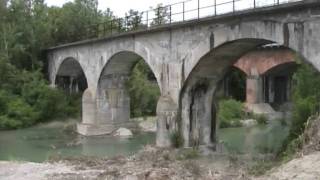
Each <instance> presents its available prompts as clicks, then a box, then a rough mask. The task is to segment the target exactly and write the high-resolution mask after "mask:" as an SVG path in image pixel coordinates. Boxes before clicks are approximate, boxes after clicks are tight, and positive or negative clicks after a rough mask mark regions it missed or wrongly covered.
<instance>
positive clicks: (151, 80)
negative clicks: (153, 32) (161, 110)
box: [127, 60, 160, 117]
mask: <svg viewBox="0 0 320 180" xmlns="http://www.w3.org/2000/svg"><path fill="white" fill-rule="evenodd" d="M127 87H128V89H129V93H130V98H131V100H130V108H131V109H130V110H131V117H141V116H154V115H155V114H156V108H157V103H158V99H159V96H160V90H159V87H158V85H157V82H156V79H155V77H154V75H153V73H152V71H151V70H150V68H149V66H148V65H147V64H146V63H144V61H143V60H140V61H139V62H138V63H137V64H136V66H135V67H134V68H133V70H132V73H131V76H130V80H129V81H128V83H127Z"/></svg>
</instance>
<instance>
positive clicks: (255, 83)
mask: <svg viewBox="0 0 320 180" xmlns="http://www.w3.org/2000/svg"><path fill="white" fill-rule="evenodd" d="M246 103H247V104H259V103H263V80H262V77H261V76H259V75H248V76H247V87H246Z"/></svg>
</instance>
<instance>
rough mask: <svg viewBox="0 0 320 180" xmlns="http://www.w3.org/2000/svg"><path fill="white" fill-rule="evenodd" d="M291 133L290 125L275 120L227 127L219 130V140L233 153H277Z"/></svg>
mask: <svg viewBox="0 0 320 180" xmlns="http://www.w3.org/2000/svg"><path fill="white" fill-rule="evenodd" d="M288 134H289V127H288V126H286V125H281V123H280V122H278V121H274V122H272V123H270V124H267V125H257V126H253V127H239V128H225V129H220V130H219V132H218V136H219V140H220V142H221V143H223V144H224V146H225V148H226V149H227V150H228V151H229V152H231V153H250V154H266V153H276V152H277V151H278V150H279V149H280V148H281V146H282V144H283V142H284V140H285V139H286V137H287V136H288Z"/></svg>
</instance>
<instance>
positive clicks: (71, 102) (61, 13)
mask: <svg viewBox="0 0 320 180" xmlns="http://www.w3.org/2000/svg"><path fill="white" fill-rule="evenodd" d="M97 7H98V0H74V1H73V2H68V3H66V4H64V5H63V7H48V6H47V5H46V4H45V3H44V0H0V74H1V77H0V101H1V103H0V129H12V128H20V127H27V126H30V125H33V124H35V123H38V122H43V121H47V120H50V119H54V118H61V117H67V116H75V115H79V114H80V112H79V111H80V107H79V105H80V104H81V103H80V102H79V101H80V98H81V97H80V95H71V96H70V95H66V94H65V93H64V92H62V91H60V90H56V89H52V88H49V86H48V82H47V81H46V80H45V78H44V75H43V72H46V61H45V60H46V57H45V56H44V55H45V53H44V49H46V48H47V47H50V46H54V45H57V44H59V43H64V42H71V41H76V40H79V39H80V38H81V36H83V35H86V36H87V37H88V38H89V37H90V33H91V32H90V31H88V30H89V29H90V28H89V27H92V25H93V24H96V23H101V22H105V21H107V20H110V19H112V18H114V16H113V15H112V12H111V11H110V10H109V9H107V10H106V11H104V12H102V11H100V10H98V8H97ZM158 14H159V16H160V15H162V14H166V11H165V10H162V11H160V12H158ZM127 15H128V16H130V17H128V19H127V20H126V22H127V23H128V24H127V25H128V27H125V28H130V29H133V30H134V29H136V28H137V27H138V26H140V25H141V13H139V12H137V11H132V10H131V11H129V12H128V14H127ZM156 20H157V21H164V20H165V16H161V17H160V18H156V19H155V21H156ZM153 24H157V22H153ZM107 26H108V25H107ZM121 28H123V27H119V29H121ZM91 29H92V28H91ZM94 33H96V32H94ZM88 35H89V36H88ZM102 35H103V34H102ZM102 35H101V36H102ZM150 74H152V73H151V72H150V70H148V67H147V66H145V65H143V64H141V63H139V64H138V65H137V66H136V67H135V68H134V70H133V75H132V77H131V80H132V82H131V83H130V94H131V96H132V100H131V106H132V109H133V111H132V115H133V116H142V115H153V114H155V109H156V103H157V96H158V95H159V89H158V87H157V85H156V83H154V82H151V81H149V79H148V78H149V76H150Z"/></svg>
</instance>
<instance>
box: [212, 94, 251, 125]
mask: <svg viewBox="0 0 320 180" xmlns="http://www.w3.org/2000/svg"><path fill="white" fill-rule="evenodd" d="M244 116H245V112H244V106H243V104H242V103H241V102H239V101H236V100H234V99H227V100H220V102H219V111H218V115H217V117H218V120H219V123H220V127H221V128H226V127H237V126H241V123H240V120H241V119H242V118H243V117H244Z"/></svg>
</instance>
